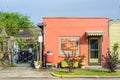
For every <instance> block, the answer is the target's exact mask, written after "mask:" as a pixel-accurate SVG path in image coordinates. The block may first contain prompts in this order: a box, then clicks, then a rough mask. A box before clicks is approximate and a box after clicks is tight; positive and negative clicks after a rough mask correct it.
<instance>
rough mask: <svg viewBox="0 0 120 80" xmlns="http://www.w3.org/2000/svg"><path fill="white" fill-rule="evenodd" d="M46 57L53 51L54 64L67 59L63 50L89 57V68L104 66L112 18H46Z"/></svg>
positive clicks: (87, 61)
mask: <svg viewBox="0 0 120 80" xmlns="http://www.w3.org/2000/svg"><path fill="white" fill-rule="evenodd" d="M43 23H44V24H45V25H46V26H45V29H44V30H45V31H44V43H45V47H44V54H46V52H47V51H48V50H52V52H53V64H54V65H55V64H57V63H59V62H60V61H61V60H63V59H64V54H63V52H62V51H63V50H64V51H66V52H70V51H71V50H74V51H76V55H84V56H85V65H86V66H88V65H94V64H95V65H103V61H102V55H104V56H106V55H107V49H108V48H109V35H108V30H109V29H108V26H109V19H108V18H101V17H100V18H99V17H98V18H81V17H43Z"/></svg>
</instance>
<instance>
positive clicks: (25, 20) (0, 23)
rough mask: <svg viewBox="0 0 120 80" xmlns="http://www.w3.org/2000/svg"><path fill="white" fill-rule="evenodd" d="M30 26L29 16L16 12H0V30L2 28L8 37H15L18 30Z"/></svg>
mask: <svg viewBox="0 0 120 80" xmlns="http://www.w3.org/2000/svg"><path fill="white" fill-rule="evenodd" d="M32 26H33V23H32V22H31V21H30V17H29V16H24V15H22V14H20V13H17V12H0V30H2V29H3V28H4V29H5V31H6V32H7V34H8V36H17V35H18V32H19V30H20V29H27V28H29V27H32Z"/></svg>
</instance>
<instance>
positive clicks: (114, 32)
mask: <svg viewBox="0 0 120 80" xmlns="http://www.w3.org/2000/svg"><path fill="white" fill-rule="evenodd" d="M109 35H110V50H111V51H112V49H113V45H114V43H118V44H119V46H120V20H113V21H111V22H110V27H109ZM119 52H120V48H119ZM119 59H120V53H119Z"/></svg>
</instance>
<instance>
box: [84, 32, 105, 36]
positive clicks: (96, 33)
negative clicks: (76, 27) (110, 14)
mask: <svg viewBox="0 0 120 80" xmlns="http://www.w3.org/2000/svg"><path fill="white" fill-rule="evenodd" d="M86 35H87V36H103V35H104V31H86Z"/></svg>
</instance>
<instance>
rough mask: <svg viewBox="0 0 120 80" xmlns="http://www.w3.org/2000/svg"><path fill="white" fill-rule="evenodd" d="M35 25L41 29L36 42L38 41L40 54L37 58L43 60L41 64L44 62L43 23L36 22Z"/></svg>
mask: <svg viewBox="0 0 120 80" xmlns="http://www.w3.org/2000/svg"><path fill="white" fill-rule="evenodd" d="M37 26H38V27H39V28H40V29H41V32H40V36H39V37H38V39H39V40H38V42H39V43H40V44H39V46H40V54H39V55H38V56H37V59H38V58H40V60H41V61H43V64H44V63H45V61H44V58H43V57H44V43H45V42H44V39H45V38H44V36H45V24H43V23H38V24H37Z"/></svg>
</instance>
